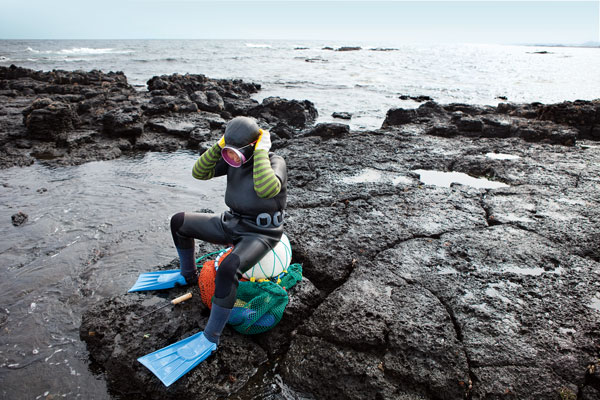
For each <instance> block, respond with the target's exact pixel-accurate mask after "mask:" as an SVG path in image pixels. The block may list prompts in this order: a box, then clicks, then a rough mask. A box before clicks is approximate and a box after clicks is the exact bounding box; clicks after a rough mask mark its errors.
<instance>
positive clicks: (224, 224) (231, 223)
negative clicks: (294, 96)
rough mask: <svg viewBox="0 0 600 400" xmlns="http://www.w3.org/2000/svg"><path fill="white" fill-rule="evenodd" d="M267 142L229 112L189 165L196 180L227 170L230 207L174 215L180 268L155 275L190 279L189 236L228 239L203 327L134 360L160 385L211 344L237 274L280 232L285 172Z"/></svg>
mask: <svg viewBox="0 0 600 400" xmlns="http://www.w3.org/2000/svg"><path fill="white" fill-rule="evenodd" d="M270 148H271V137H270V134H269V132H268V131H266V130H262V129H260V128H259V127H258V125H257V123H256V121H255V120H254V119H252V118H248V117H236V118H234V119H232V120H231V121H229V122H228V123H227V126H226V128H225V134H224V135H223V136H222V137H221V139H220V140H219V141H218V142H217V143H216V144H214V145H213V146H212V147H211V148H210V149H208V150H206V151H205V152H204V153H203V154H202V155H201V156H200V157H199V158H198V160H197V161H196V162H195V164H194V167H193V169H192V176H193V177H194V178H196V179H200V180H207V179H211V178H213V177H218V176H223V175H226V176H227V188H226V191H225V204H226V205H227V206H228V207H229V208H230V210H229V211H225V212H224V213H223V214H221V215H215V214H201V213H189V212H180V213H177V214H175V215H173V217H172V218H171V233H172V235H173V241H174V243H175V247H176V249H177V253H178V255H179V262H180V268H181V269H180V272H176V273H174V274H171V276H169V277H159V280H161V281H163V283H164V281H165V280H171V281H172V282H170V283H169V284H170V285H171V286H163V287H173V286H175V284H197V281H198V275H197V274H198V272H197V267H196V262H195V255H194V249H195V242H194V240H195V239H199V240H203V241H207V242H211V243H215V244H220V245H233V250H232V252H231V254H229V255H228V256H227V257H226V258H225V259H224V260H223V261H221V263H220V265H219V268H218V270H217V273H216V278H215V294H214V296H213V298H212V309H211V312H210V317H209V319H208V322H207V324H206V327H205V328H204V331H203V332H200V333H198V334H196V335H193V336H191V337H189V338H187V339H184V340H182V341H180V342H177V343H174V344H172V345H170V346H168V347H165V348H164V349H161V350H158V351H156V352H154V353H151V354H148V355H146V356H144V357H141V358H140V359H139V361H140V362H142V363H143V364H144V365H145V366H146V367H148V368H149V369H150V370H151V371H152V372H154V374H155V375H157V376H158V377H159V378H160V379H161V380H162V381H163V383H164V384H165V385H167V386H168V385H170V384H171V383H173V382H174V381H175V380H177V379H178V378H179V377H181V376H182V375H183V374H185V373H186V372H187V371H189V370H190V369H192V368H193V367H195V366H196V365H197V364H199V363H200V362H202V361H203V360H205V359H206V358H207V357H208V356H209V355H210V354H211V353H212V352H214V351H215V350H216V348H217V345H218V344H219V338H220V335H221V332H222V331H223V329H224V327H225V324H226V323H227V321H228V319H229V315H230V313H231V310H232V308H233V306H234V303H235V300H236V293H237V288H238V283H239V279H240V278H241V276H242V274H243V273H244V272H246V271H247V270H248V269H250V268H251V267H252V266H253V265H254V264H256V263H257V262H258V261H260V260H261V259H262V258H263V257H264V256H265V255H266V254H267V252H268V251H269V250H271V249H273V248H274V247H275V246H276V245H277V243H278V242H279V239H280V238H281V236H282V234H283V218H284V211H285V206H286V187H287V170H286V164H285V161H284V159H283V158H282V157H280V156H277V155H275V154H273V153H269V150H270ZM132 289H133V288H132ZM140 290H149V288H148V286H146V287H144V288H143V289H140ZM174 346H175V347H174ZM173 354H176V355H177V356H178V357H179V358H180V360H179V361H178V362H177V363H175V364H177V365H178V367H177V368H175V369H174V365H169V367H168V368H167V367H166V366H164V365H163V358H164V357H166V356H171V355H173ZM182 354H185V356H183V355H182Z"/></svg>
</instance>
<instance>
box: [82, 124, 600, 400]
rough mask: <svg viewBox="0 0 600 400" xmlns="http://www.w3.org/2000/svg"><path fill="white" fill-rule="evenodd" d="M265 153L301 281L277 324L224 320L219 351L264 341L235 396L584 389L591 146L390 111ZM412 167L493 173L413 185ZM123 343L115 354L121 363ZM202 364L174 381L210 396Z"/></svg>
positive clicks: (592, 202) (590, 383)
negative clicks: (276, 167)
mask: <svg viewBox="0 0 600 400" xmlns="http://www.w3.org/2000/svg"><path fill="white" fill-rule="evenodd" d="M367 148H368V149H369V151H365V149H367ZM391 149H393V150H391ZM307 150H308V151H307ZM278 153H279V154H281V155H283V156H284V157H285V158H286V160H287V163H288V167H289V172H290V177H291V179H290V188H289V193H290V198H289V207H288V212H289V217H288V219H287V220H286V231H287V233H288V235H289V237H290V239H291V241H292V247H293V252H294V253H293V254H294V261H297V262H302V263H303V269H304V274H305V278H306V279H307V280H306V281H304V282H303V283H302V284H301V285H300V286H298V288H297V290H298V291H296V292H294V295H297V296H298V297H299V298H300V301H297V302H296V303H295V304H296V305H295V306H292V305H290V307H292V308H291V309H289V312H286V316H285V317H284V320H283V321H282V323H281V324H280V325H279V326H278V327H277V329H276V330H274V331H272V332H268V333H266V334H263V335H259V336H257V337H255V338H252V339H250V340H249V341H248V342H246V341H245V340H247V339H248V338H244V337H239V336H237V337H236V334H234V333H232V332H231V331H229V330H228V329H227V330H226V332H227V336H226V340H225V341H224V349H225V351H224V352H223V354H221V353H220V351H219V352H218V353H217V355H216V356H215V358H214V359H215V360H218V362H219V363H223V362H225V360H221V357H228V356H229V353H228V352H230V351H232V350H231V348H230V347H229V346H246V348H244V349H238V350H237V351H239V352H242V353H244V352H246V351H250V350H249V349H254V348H255V347H254V346H257V345H258V346H259V347H260V348H261V349H262V351H264V352H265V354H266V358H265V359H264V360H265V361H264V363H263V364H261V368H259V370H258V371H257V372H256V375H254V377H252V378H248V377H247V376H245V375H243V373H242V372H241V373H240V375H239V376H238V378H236V379H240V380H247V381H248V383H247V384H246V386H244V387H243V388H241V389H240V390H239V391H237V392H235V395H233V394H232V396H233V397H234V398H251V397H252V396H259V397H261V398H285V397H282V396H288V397H287V398H290V396H291V397H292V398H302V397H304V398H316V399H321V398H331V399H333V398H336V399H337V398H344V399H367V398H369V399H371V398H382V399H398V398H400V399H459V398H465V397H466V398H470V399H491V398H501V397H506V396H508V397H510V398H518V399H539V398H561V397H560V396H567V395H570V394H571V395H573V396H575V397H576V398H580V399H597V398H598V397H597V396H598V393H599V390H600V380H598V379H597V373H596V370H595V368H593V367H591V366H593V365H596V363H597V360H598V356H599V353H598V351H599V349H600V347H599V345H600V331H599V330H598V324H599V322H600V295H599V294H598V293H600V280H599V279H598V271H600V254H598V250H597V248H598V246H597V243H598V239H599V237H600V236H599V235H600V214H599V213H598V211H597V210H599V209H600V200H599V199H600V196H599V194H600V193H599V189H598V188H599V187H600V186H599V185H598V181H599V180H600V178H598V177H599V176H600V148H598V146H596V145H594V144H592V143H590V144H589V145H576V146H556V145H551V144H547V143H531V142H526V141H524V140H523V139H520V138H504V139H503V138H500V139H490V138H471V137H463V136H456V137H452V138H441V137H435V136H428V135H423V134H422V132H421V133H418V132H415V131H414V130H413V129H412V127H410V126H408V125H405V126H403V127H402V128H400V129H387V130H379V131H373V132H368V133H367V132H355V133H353V132H347V133H345V134H344V135H343V136H328V135H325V136H299V137H295V138H294V139H291V140H287V141H286V142H285V143H284V145H282V146H281V147H280V148H279V149H278ZM488 153H500V154H512V155H518V156H519V157H520V158H517V159H511V160H504V159H494V158H490V157H488V156H487V155H486V154H488ZM417 169H436V170H441V171H455V172H464V173H468V174H470V175H472V176H477V177H487V178H490V179H494V180H497V181H502V182H504V183H506V184H508V185H509V186H508V187H505V188H500V189H476V188H473V187H469V186H465V185H461V184H454V185H452V186H451V187H438V186H429V185H424V184H422V183H421V182H419V179H418V176H419V175H418V173H415V172H414V171H415V170H417ZM311 282H312V283H311ZM313 284H314V286H313ZM174 295H175V294H173V296H174ZM121 298H123V297H121ZM121 298H120V299H121ZM124 298H127V296H124ZM151 298H152V296H151V295H149V296H148V297H147V299H151ZM308 300H310V301H308ZM128 301H129V302H131V304H133V303H136V302H138V303H139V300H138V299H135V300H128ZM292 304H294V300H293V301H292ZM105 309H106V307H105V306H104V307H103V306H102V305H100V306H99V307H98V308H97V311H96V313H99V314H101V313H102V312H104V311H103V310H105ZM140 311H141V310H140ZM116 314H117V312H116V309H115V315H116ZM160 322H162V323H165V324H170V323H171V322H169V321H166V320H164V321H163V320H161V321H160ZM201 323H202V321H200V324H201ZM112 325H115V324H114V323H113V322H110V321H109V322H108V323H105V324H104V325H103V327H104V329H113V328H112V327H111V326H112ZM109 327H110V328H109ZM175 327H176V325H172V329H175ZM123 329H129V328H123ZM197 329H198V328H197V327H195V326H194V327H193V328H190V330H189V332H188V334H192V333H194V332H195V331H197ZM183 336H185V335H184V334H181V335H180V336H177V337H172V338H169V339H166V338H165V339H164V340H163V341H162V342H161V343H156V345H155V346H154V347H153V348H150V349H148V348H146V347H144V348H143V349H142V350H140V348H141V346H140V344H139V343H137V342H136V343H132V344H131V347H129V350H130V352H132V353H135V354H137V355H139V354H141V353H143V352H145V351H150V350H152V349H154V348H157V347H161V346H164V345H166V344H168V343H171V342H173V341H175V340H176V339H177V338H180V337H183ZM233 338H235V339H233ZM104 346H108V347H111V346H114V344H113V343H111V342H108V343H106V344H105V345H104ZM150 347H152V346H150ZM89 349H90V352H91V354H92V355H94V353H95V351H97V350H95V349H96V347H95V346H89ZM129 357H130V358H129V359H127V358H122V359H121V358H118V357H117V361H118V364H119V365H118V366H115V367H114V368H119V369H120V370H122V371H124V370H125V369H126V368H129V367H130V366H129V364H128V363H131V362H134V361H132V358H133V357H132V356H129ZM240 357H241V358H244V357H245V356H240ZM266 360H268V361H266ZM113 361H114V359H113ZM117 361H115V362H117ZM210 362H211V361H210V360H209V364H208V365H209V366H210V371H211V372H212V373H213V374H217V377H221V379H223V378H222V377H224V375H223V374H222V372H219V370H218V368H219V367H218V366H216V365H213V364H210ZM216 362H217V361H213V363H216ZM238 365H239V367H238ZM135 368H137V366H136V367H135ZM202 368H205V367H202ZM232 368H233V370H237V368H240V369H241V371H244V369H243V367H242V365H241V363H235V367H232ZM271 368H273V370H274V371H276V372H277V374H279V375H280V376H281V378H278V377H277V376H279V375H277V374H276V375H277V376H273V375H271V372H269V371H271ZM267 370H269V371H267ZM202 371H203V372H204V374H206V373H207V372H206V369H202ZM590 371H593V372H590ZM219 374H221V375H219ZM148 375H149V373H146V376H145V377H144V376H143V374H142V375H139V374H138V373H137V372H136V375H134V378H133V382H130V383H129V386H128V387H131V385H136V387H138V386H140V387H141V386H143V384H141V383H140V382H151V381H152V379H151V377H150V379H149V378H148ZM201 376H204V375H201V374H193V375H191V376H190V377H186V378H183V379H182V383H181V386H177V385H179V383H176V384H175V385H174V386H173V387H174V388H176V389H173V390H176V391H177V396H180V395H182V393H184V392H186V391H192V390H198V388H196V385H197V386H204V385H214V386H216V389H215V390H216V392H215V394H213V395H209V397H208V398H218V397H219V396H220V395H219V394H220V393H223V392H221V391H220V390H222V389H221V387H220V386H219V384H216V383H215V381H211V380H210V379H208V377H207V378H200V377H201ZM144 379H146V380H144ZM217 381H218V380H217ZM257 381H262V382H264V384H263V385H262V386H261V385H256V384H254V383H253V382H257ZM190 382H194V383H193V384H192V383H190ZM271 384H274V385H275V386H274V387H273V386H270V385H271ZM117 387H118V386H117ZM152 388H153V390H154V391H156V393H160V394H161V395H164V396H165V397H167V396H168V397H169V398H171V397H170V394H168V393H169V392H165V391H163V390H162V388H160V386H156V385H155V386H153V387H152ZM273 388H274V389H273ZM119 390H120V392H123V391H124V390H126V388H125V387H124V386H123V387H119ZM231 390H232V392H228V393H234V392H233V391H235V390H237V387H236V388H232V389H231ZM257 390H258V391H259V392H257ZM260 390H263V392H262V394H259V393H260ZM186 393H187V392H186ZM284 394H285V395H284ZM147 395H148V396H151V395H149V394H147ZM153 395H154V394H152V396H153ZM577 396H579V397H577ZM174 397H175V396H173V398H174ZM184 398H185V397H184Z"/></svg>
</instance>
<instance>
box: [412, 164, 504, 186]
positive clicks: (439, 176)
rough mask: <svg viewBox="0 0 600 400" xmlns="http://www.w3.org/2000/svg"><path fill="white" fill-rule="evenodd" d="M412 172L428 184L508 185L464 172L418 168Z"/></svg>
mask: <svg viewBox="0 0 600 400" xmlns="http://www.w3.org/2000/svg"><path fill="white" fill-rule="evenodd" d="M412 172H416V173H417V174H419V177H420V179H421V182H423V183H424V184H426V185H434V186H441V187H450V185H451V184H452V183H460V184H463V185H468V186H472V187H476V188H482V189H496V188H501V187H508V185H507V184H506V183H502V182H494V181H490V180H487V179H485V178H474V177H472V176H469V175H467V174H465V173H462V172H443V171H430V170H424V169H417V170H414V171H412Z"/></svg>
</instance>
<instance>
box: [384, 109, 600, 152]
mask: <svg viewBox="0 0 600 400" xmlns="http://www.w3.org/2000/svg"><path fill="white" fill-rule="evenodd" d="M406 124H418V125H421V126H426V128H427V133H428V134H431V135H435V136H444V137H452V136H457V135H461V136H472V137H520V138H523V139H525V140H526V141H530V142H542V141H543V142H547V143H553V144H562V145H569V146H570V145H573V144H575V142H576V140H577V139H592V140H598V139H599V138H600V100H594V101H582V100H578V101H575V102H564V103H560V104H551V105H544V104H541V103H532V104H524V105H516V104H506V103H501V104H499V105H498V107H491V106H484V107H482V106H471V105H466V104H448V105H439V104H437V103H434V102H431V101H429V102H427V103H425V104H423V105H421V106H420V107H419V108H417V109H403V108H395V109H391V110H389V111H388V112H387V115H386V119H385V121H384V123H383V126H382V127H383V128H388V127H392V126H401V125H406Z"/></svg>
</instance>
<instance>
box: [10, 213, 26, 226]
mask: <svg viewBox="0 0 600 400" xmlns="http://www.w3.org/2000/svg"><path fill="white" fill-rule="evenodd" d="M27 218H29V216H28V215H27V214H25V213H24V212H22V211H19V212H18V213H16V214H13V215H12V216H11V217H10V219H11V220H12V224H13V225H14V226H19V225H23V224H24V223H25V221H27Z"/></svg>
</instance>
